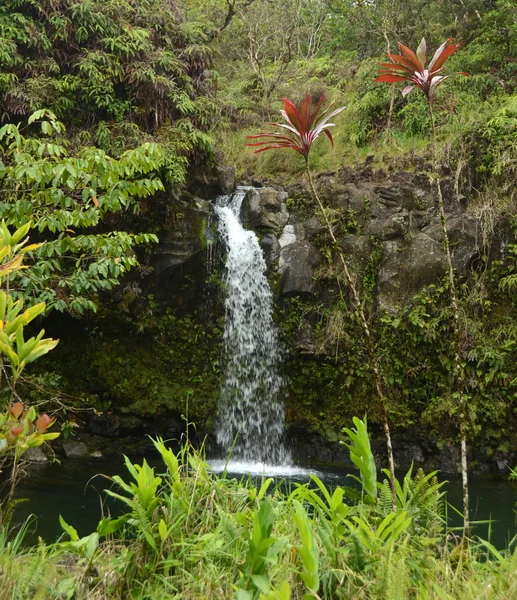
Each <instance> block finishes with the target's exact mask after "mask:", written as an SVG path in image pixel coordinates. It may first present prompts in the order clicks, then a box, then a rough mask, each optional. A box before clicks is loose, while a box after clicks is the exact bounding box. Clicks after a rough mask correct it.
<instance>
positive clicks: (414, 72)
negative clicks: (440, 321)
mask: <svg viewBox="0 0 517 600" xmlns="http://www.w3.org/2000/svg"><path fill="white" fill-rule="evenodd" d="M460 45H461V44H455V43H454V42H452V40H451V39H449V40H447V41H446V42H444V43H443V44H442V45H441V46H440V47H439V48H438V50H437V51H436V52H435V54H434V56H433V58H432V60H431V62H430V63H429V66H428V67H427V68H426V66H425V63H426V53H427V45H426V42H425V39H424V38H422V41H421V42H420V44H419V46H418V48H417V50H416V52H413V51H412V50H410V49H409V48H408V47H407V46H403V45H402V44H400V43H399V48H400V49H401V51H402V53H403V54H388V55H387V56H388V58H390V59H391V60H392V61H393V62H391V63H381V65H380V67H381V68H380V74H379V76H378V77H377V79H376V80H375V81H380V82H385V83H396V82H399V81H400V82H406V83H409V85H408V86H407V87H405V88H404V89H403V90H402V95H403V96H406V95H407V94H409V92H411V90H413V89H414V88H415V87H417V88H419V89H420V90H422V92H423V93H424V95H425V97H426V98H427V104H428V107H429V114H430V116H431V124H432V129H433V142H434V158H435V175H434V177H435V181H436V188H437V195H438V208H439V211H440V223H441V226H442V235H443V242H444V247H445V254H446V258H447V267H448V275H449V288H450V294H451V308H452V314H453V318H454V321H453V327H454V339H455V344H454V363H455V375H456V385H457V394H458V402H459V406H460V411H459V421H460V437H461V472H462V485H463V515H464V516H463V518H464V529H465V532H466V533H468V531H469V493H468V475H467V423H466V414H465V412H466V410H465V395H464V389H463V388H464V369H463V362H462V357H461V327H460V312H459V308H458V295H457V292H456V283H455V277H454V267H453V264H452V254H451V247H450V242H449V235H448V233H447V218H446V215H445V206H444V202H443V195H442V188H441V183H440V164H439V162H440V160H439V153H438V144H437V136H436V128H435V124H434V113H433V101H434V99H435V95H436V89H437V88H438V86H440V85H441V84H442V83H443V82H444V81H445V80H446V79H448V78H449V77H451V76H452V75H465V76H467V77H468V76H469V74H468V73H465V72H463V71H461V72H457V73H451V74H449V75H442V72H443V69H444V65H445V62H446V61H447V59H448V58H449V57H450V56H452V55H453V54H454V53H455V52H456V50H457V49H458V48H459V47H460Z"/></svg>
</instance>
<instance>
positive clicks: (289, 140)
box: [246, 94, 397, 511]
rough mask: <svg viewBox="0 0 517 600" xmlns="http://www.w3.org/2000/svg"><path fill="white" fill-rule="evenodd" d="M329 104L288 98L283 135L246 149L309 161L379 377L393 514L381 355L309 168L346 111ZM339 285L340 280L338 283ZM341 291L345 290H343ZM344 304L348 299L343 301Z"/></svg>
mask: <svg viewBox="0 0 517 600" xmlns="http://www.w3.org/2000/svg"><path fill="white" fill-rule="evenodd" d="M324 101H325V98H324V96H322V97H321V100H320V101H319V102H318V104H317V106H316V108H315V109H314V111H311V97H310V95H309V94H306V96H305V99H304V100H303V102H302V103H301V106H300V110H298V108H296V106H295V105H294V104H293V102H291V100H288V99H287V98H284V109H283V110H282V111H280V112H281V114H282V116H283V117H284V119H285V120H286V121H287V122H286V123H272V125H273V126H274V127H278V128H280V129H282V130H283V131H282V132H264V133H259V134H257V135H249V136H248V138H249V139H252V140H255V139H261V140H262V141H260V142H253V143H250V144H246V146H254V147H258V149H257V150H255V152H256V153H258V152H265V151H266V150H274V149H277V148H290V149H291V150H294V151H295V152H298V153H299V154H301V155H302V156H303V158H304V159H305V169H306V172H307V177H308V179H309V186H310V189H311V192H312V195H313V197H314V199H315V200H316V202H317V203H318V206H319V208H320V212H321V215H322V217H323V219H324V221H325V225H326V227H327V231H328V233H329V235H330V238H331V240H332V242H333V247H334V250H335V251H336V252H337V254H338V256H339V259H340V262H341V265H342V267H343V273H344V274H345V278H346V280H347V284H348V287H349V289H350V292H351V296H352V302H353V304H354V308H355V309H356V311H357V314H358V315H359V319H360V321H361V325H362V329H363V334H364V338H365V342H366V347H367V351H368V356H369V362H370V368H371V369H372V371H373V374H374V377H375V389H376V392H377V397H378V400H379V405H380V409H381V413H382V418H383V425H384V432H385V435H386V445H387V450H388V462H389V470H390V484H391V493H392V504H393V510H394V511H396V510H397V496H396V488H395V462H394V459H393V447H392V444H391V433H390V426H389V421H388V410H387V404H386V398H385V393H384V383H383V379H382V376H381V371H380V367H379V360H378V358H377V354H376V351H375V344H374V342H373V338H372V334H371V332H370V327H369V325H368V319H367V318H366V314H365V310H364V305H363V302H362V301H361V298H360V296H359V292H358V290H357V287H356V285H355V280H356V278H355V277H353V275H352V273H351V272H350V269H349V267H348V265H347V262H346V260H345V256H344V254H343V251H342V250H341V248H340V246H339V243H338V241H337V239H336V236H335V234H334V229H333V227H332V224H331V222H330V221H329V218H328V216H327V212H326V210H325V207H324V206H323V203H322V202H321V199H320V197H319V196H318V193H317V192H316V188H315V187H314V182H313V180H312V174H311V170H310V168H309V153H310V150H311V148H312V144H313V143H314V141H315V140H316V139H317V138H318V136H319V135H320V134H321V133H322V132H323V133H325V135H326V136H327V137H328V139H329V140H330V143H331V144H332V145H333V144H334V141H333V139H332V134H331V133H330V131H329V127H333V126H334V124H333V123H329V120H330V119H331V118H332V117H334V116H335V115H337V114H339V113H340V112H341V111H342V110H343V109H344V108H345V107H344V106H343V107H341V108H337V109H335V110H334V111H332V112H330V109H331V108H332V106H333V105H332V104H331V105H330V106H328V107H327V108H326V109H325V110H323V111H321V108H322V106H323V103H324ZM338 282H339V280H338ZM340 289H341V288H340ZM343 300H344V298H343Z"/></svg>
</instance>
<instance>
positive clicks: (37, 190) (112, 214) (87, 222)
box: [0, 0, 214, 313]
mask: <svg viewBox="0 0 517 600" xmlns="http://www.w3.org/2000/svg"><path fill="white" fill-rule="evenodd" d="M0 40H1V44H0V48H1V50H0V115H1V116H0V120H1V122H2V123H4V126H3V127H2V128H1V129H0V180H1V181H2V190H1V192H0V212H1V215H2V217H4V218H5V219H6V220H7V222H8V223H9V224H14V225H15V226H20V225H21V224H22V223H24V222H25V221H27V219H32V220H33V221H34V224H35V229H36V230H37V231H38V232H39V233H41V234H43V235H44V238H45V239H48V240H49V243H48V244H47V245H45V246H44V248H43V249H40V250H39V251H38V252H37V253H36V255H35V256H34V263H35V264H34V265H33V267H32V268H31V269H30V270H29V271H27V272H26V275H25V277H24V278H23V279H22V280H21V281H20V285H21V289H22V290H23V293H24V294H25V295H26V296H28V297H30V298H33V297H34V298H36V299H37V300H38V301H41V300H45V301H46V302H47V305H48V308H55V309H58V310H61V311H63V310H70V311H72V312H75V313H77V312H83V311H84V310H85V309H92V308H93V309H95V306H96V302H97V300H96V296H97V294H98V293H99V292H100V291H102V290H105V289H110V288H112V287H113V286H114V285H116V284H117V283H118V281H119V280H120V278H121V277H122V275H123V274H124V273H126V272H127V271H128V270H129V269H130V268H132V267H135V266H136V265H137V264H138V260H137V256H136V253H135V247H136V246H137V245H139V244H149V243H150V242H156V241H157V239H156V237H155V236H154V235H152V234H151V233H150V231H149V230H150V229H155V230H156V229H157V227H158V226H157V224H156V223H157V220H154V221H153V219H150V220H149V221H148V222H147V223H145V222H142V220H140V219H135V218H134V217H133V218H131V216H132V215H138V214H139V213H140V212H141V211H142V207H144V209H145V208H146V207H145V205H144V204H143V200H144V199H146V198H149V201H151V197H153V196H154V198H152V200H153V202H152V203H151V206H152V205H153V204H154V205H156V203H157V200H156V198H155V197H156V192H159V191H160V192H164V191H166V192H168V193H170V192H171V188H174V187H177V186H178V185H179V184H181V183H183V182H184V181H185V176H186V167H187V164H188V163H189V161H192V160H195V159H197V158H199V157H200V156H202V155H205V154H206V153H207V152H210V150H211V141H210V139H209V137H208V136H207V135H206V133H205V131H206V129H207V126H208V124H209V118H210V116H211V115H212V114H213V111H214V105H213V102H212V101H211V100H210V99H209V96H208V95H207V94H208V92H209V90H210V85H211V84H210V72H209V66H210V61H211V59H210V52H209V50H208V48H206V47H205V46H203V44H202V43H200V42H201V41H202V36H201V35H200V34H199V33H197V32H196V30H195V28H194V29H192V28H190V27H189V24H188V23H186V22H185V21H184V19H183V18H182V15H181V11H180V10H179V8H178V7H177V6H175V4H174V3H171V2H167V1H161V0H156V1H155V0H152V1H145V2H138V3H132V2H126V1H124V0H121V1H114V2H95V1H92V2H89V1H88V2H83V1H76V0H70V1H67V2H60V3H55V2H46V1H42V2H29V1H27V2H20V1H18V0H16V1H13V2H11V1H8V2H3V3H2V6H1V7H0ZM65 126H66V130H65ZM94 144H95V146H96V147H94ZM162 202H163V200H162ZM147 210H149V206H147ZM142 231H144V233H142Z"/></svg>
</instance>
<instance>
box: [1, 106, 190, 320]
mask: <svg viewBox="0 0 517 600" xmlns="http://www.w3.org/2000/svg"><path fill="white" fill-rule="evenodd" d="M28 126H39V129H40V131H41V135H37V136H30V137H25V135H24V133H23V132H24V130H25V129H26V126H24V124H22V123H20V124H18V125H13V124H8V125H4V126H3V127H2V128H0V182H1V183H2V190H1V191H0V200H1V202H0V218H3V219H5V221H6V223H7V225H14V226H15V227H20V226H22V225H23V224H24V223H26V222H27V221H32V222H33V223H34V229H33V232H32V233H31V237H32V238H33V239H36V240H38V239H41V234H45V236H46V238H47V241H46V243H45V244H40V245H30V246H28V247H27V250H25V251H28V250H30V251H31V256H32V257H33V264H29V265H27V267H26V268H25V269H24V270H23V273H18V274H16V277H15V280H16V284H17V285H16V287H14V289H12V291H13V292H14V293H15V294H16V295H18V296H23V297H24V298H25V299H27V300H30V302H31V303H34V301H36V302H38V301H39V302H41V301H44V302H46V306H47V309H57V310H60V311H64V310H70V311H72V312H76V313H77V312H83V311H84V310H87V309H93V310H95V308H96V303H95V296H96V294H98V292H99V291H101V290H106V289H111V288H112V287H113V286H115V285H116V284H117V283H118V281H119V280H120V278H121V277H122V276H123V275H124V273H126V272H127V271H128V270H129V269H131V268H134V267H136V266H137V265H138V264H139V263H138V260H137V257H136V254H135V248H136V246H138V245H146V244H151V243H154V242H156V241H157V237H156V235H154V234H151V233H137V234H134V233H129V232H127V231H124V230H118V231H117V230H111V231H108V232H101V231H99V230H98V228H99V226H100V225H101V224H102V223H103V222H105V221H107V220H109V219H112V220H113V218H114V215H116V214H117V213H118V214H122V213H125V214H126V215H128V214H131V213H132V214H138V213H139V211H140V206H141V202H142V200H143V199H145V198H147V197H149V196H152V195H153V194H155V193H156V192H157V191H160V190H163V189H164V184H163V183H162V180H161V179H160V177H159V176H158V172H159V171H163V169H165V171H163V172H164V173H165V176H166V177H167V168H168V167H166V165H169V167H170V169H171V170H170V171H168V172H169V176H170V177H172V178H178V177H179V179H180V180H181V178H182V176H183V175H182V174H183V173H184V168H185V164H184V161H183V159H182V158H181V157H176V159H174V157H172V159H174V160H173V162H171V157H170V156H169V157H166V156H165V155H164V152H163V150H162V149H161V148H160V147H159V146H158V145H157V144H152V143H146V144H144V145H142V146H140V147H137V148H135V149H133V150H128V151H126V152H125V153H124V154H122V156H121V157H120V158H119V159H114V158H111V157H110V156H108V155H107V154H106V153H105V152H104V151H102V150H99V149H97V148H84V149H83V150H81V151H80V152H79V153H78V154H77V155H73V154H70V153H69V152H68V150H67V149H66V147H65V145H64V142H63V140H62V139H60V136H61V135H62V134H63V133H64V125H63V124H62V123H60V122H59V121H58V120H57V119H56V116H55V115H54V114H53V113H52V112H50V111H48V110H40V111H36V112H35V113H33V114H32V115H31V116H30V118H29V119H28ZM178 169H179V170H178ZM126 218H127V217H126ZM27 233H28V232H27V231H26V232H25V234H24V235H27ZM48 238H50V239H48ZM18 288H20V289H18Z"/></svg>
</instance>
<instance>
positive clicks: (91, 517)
mask: <svg viewBox="0 0 517 600" xmlns="http://www.w3.org/2000/svg"><path fill="white" fill-rule="evenodd" d="M134 460H135V462H137V461H138V462H139V461H140V459H137V458H135V459H134ZM148 462H149V463H150V464H154V465H157V466H158V471H159V470H160V469H161V467H162V463H160V461H159V460H158V459H155V458H150V459H148ZM99 473H104V474H106V475H108V476H112V475H116V474H119V475H122V477H123V478H124V479H126V480H129V476H126V475H127V471H126V470H125V467H124V463H123V459H122V457H116V458H115V457H113V458H106V459H103V460H96V461H92V462H89V461H76V462H74V461H66V462H65V461H63V463H62V464H47V465H34V466H33V467H31V469H30V472H29V475H28V476H27V477H26V478H25V479H23V480H22V481H21V482H20V484H19V485H18V487H17V492H16V496H17V498H27V499H28V500H27V502H23V503H21V504H19V505H18V506H17V508H16V513H15V521H17V522H21V521H23V520H24V519H25V518H26V517H28V516H29V515H30V514H34V515H36V517H37V522H36V523H35V524H34V525H33V527H32V532H31V534H30V536H29V538H28V541H29V543H33V542H35V541H37V539H38V536H41V537H42V538H43V539H44V540H45V541H46V542H52V541H55V540H56V539H57V538H58V537H59V535H61V533H62V531H61V528H60V525H59V515H62V516H63V518H64V519H65V521H67V523H69V524H70V525H73V527H75V528H76V529H77V530H78V533H79V535H81V536H83V535H87V534H88V533H91V532H92V531H93V530H94V529H95V526H96V525H97V523H98V521H99V520H100V519H101V518H102V515H103V514H106V513H107V512H108V511H110V512H111V513H112V514H115V515H119V514H121V513H122V511H123V506H121V504H119V503H117V502H116V501H114V500H113V499H110V498H109V497H107V495H106V494H105V492H104V490H105V489H106V488H109V487H110V486H111V485H112V483H111V482H110V481H109V480H108V479H105V478H103V477H99V476H98V474H99ZM319 475H320V476H321V477H322V478H323V479H324V480H326V481H327V482H328V484H329V485H331V486H332V485H338V484H342V485H350V484H351V479H350V478H347V477H346V475H347V473H346V472H345V471H340V470H330V469H326V470H321V471H320V472H319ZM236 476H238V475H236ZM238 477H240V476H238ZM295 479H296V480H297V481H300V479H299V478H295ZM446 490H447V499H448V502H449V503H450V504H452V505H453V506H455V507H457V508H458V509H459V508H460V507H461V505H462V500H461V481H460V480H459V479H453V480H449V482H448V483H447V485H446ZM470 497H471V511H470V513H471V514H470V518H471V520H472V521H481V520H489V519H491V520H492V523H491V525H487V524H484V525H475V526H474V528H473V533H474V534H476V535H479V536H480V537H482V538H484V539H488V537H489V536H490V540H491V542H492V543H493V544H495V545H496V546H497V547H498V548H505V547H507V545H508V542H509V541H510V540H511V539H512V538H513V537H514V536H515V535H516V533H517V525H516V514H515V508H516V507H515V503H516V501H517V488H516V486H515V485H513V484H511V483H510V482H508V481H504V480H493V479H486V478H481V477H471V479H470ZM448 515H449V525H450V526H460V525H461V522H462V520H461V517H460V516H459V515H457V514H456V513H455V512H454V510H452V509H451V508H449V509H448Z"/></svg>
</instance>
